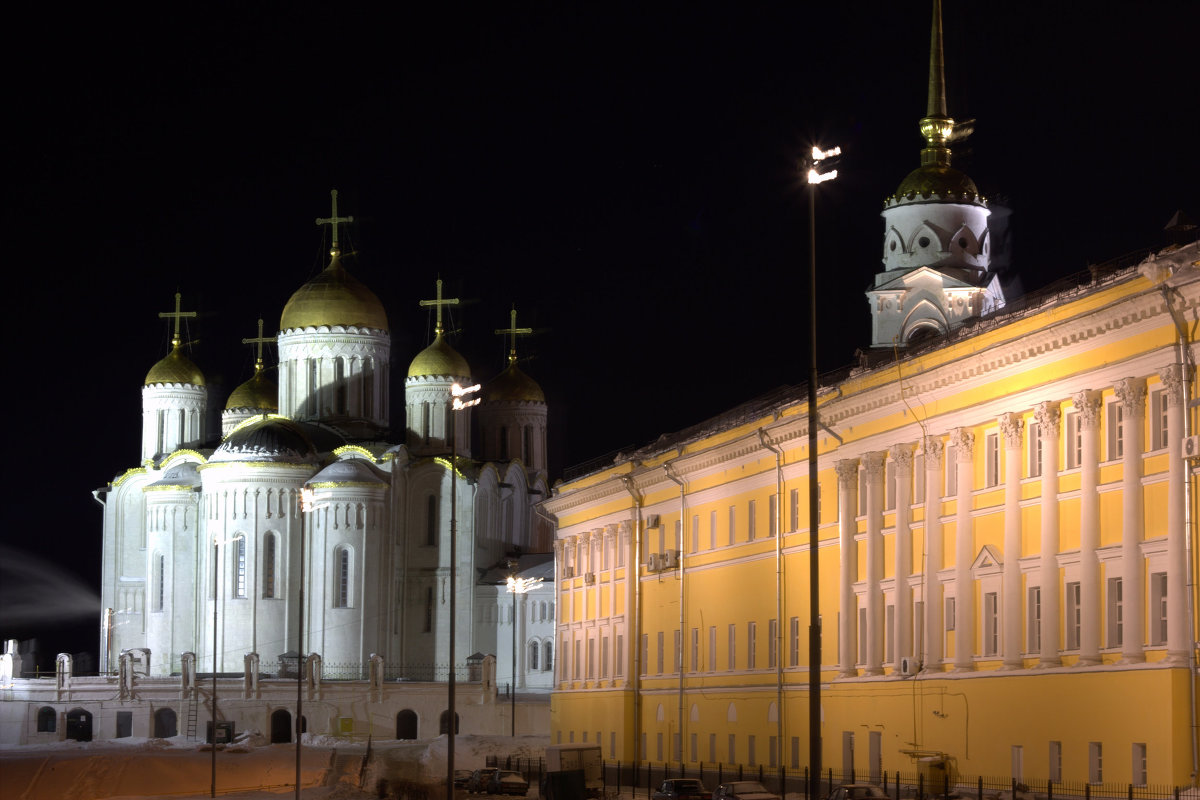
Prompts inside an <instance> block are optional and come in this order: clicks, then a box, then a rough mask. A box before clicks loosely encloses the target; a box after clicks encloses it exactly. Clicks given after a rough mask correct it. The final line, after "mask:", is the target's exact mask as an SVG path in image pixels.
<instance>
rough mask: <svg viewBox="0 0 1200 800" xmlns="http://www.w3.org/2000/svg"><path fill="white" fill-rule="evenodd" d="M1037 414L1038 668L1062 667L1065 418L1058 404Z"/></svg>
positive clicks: (1042, 405)
mask: <svg viewBox="0 0 1200 800" xmlns="http://www.w3.org/2000/svg"><path fill="white" fill-rule="evenodd" d="M1033 415H1034V418H1035V419H1036V420H1037V423H1038V430H1039V431H1040V433H1041V439H1042V537H1041V543H1040V556H1041V557H1040V565H1039V568H1038V571H1039V573H1040V574H1041V589H1042V632H1041V640H1042V646H1041V651H1040V652H1039V653H1038V666H1039V667H1058V666H1062V657H1061V656H1060V655H1059V630H1060V627H1061V625H1060V622H1059V620H1060V618H1061V614H1060V613H1059V605H1060V604H1059V602H1058V598H1059V588H1058V586H1059V579H1058V545H1059V531H1058V428H1059V422H1060V421H1061V419H1062V416H1061V409H1060V407H1059V404H1058V403H1056V402H1046V403H1039V404H1038V405H1037V406H1036V407H1035V408H1034V411H1033Z"/></svg>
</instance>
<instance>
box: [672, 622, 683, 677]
mask: <svg viewBox="0 0 1200 800" xmlns="http://www.w3.org/2000/svg"><path fill="white" fill-rule="evenodd" d="M671 633H672V634H673V636H672V637H671V638H672V640H673V641H672V643H671V671H672V672H674V673H677V674H678V673H680V672H683V631H681V630H679V629H678V628H676V629H675V630H673V631H671Z"/></svg>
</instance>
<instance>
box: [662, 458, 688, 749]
mask: <svg viewBox="0 0 1200 800" xmlns="http://www.w3.org/2000/svg"><path fill="white" fill-rule="evenodd" d="M674 471H675V468H674V466H673V465H672V464H671V462H667V463H665V464H663V473H664V474H665V475H666V476H667V478H669V479H670V480H671V481H672V482H673V483H675V485H677V486H678V487H679V542H678V545H679V652H678V654H677V655H678V657H679V663H678V664H677V665H676V666H677V667H678V668H679V760H680V761H683V729H684V721H685V717H684V716H683V706H684V701H683V661H684V659H683V646H684V638H683V632H684V625H685V622H686V618H685V617H684V613H683V576H684V561H683V553H684V550H686V549H687V548H686V547H684V542H686V541H687V501H686V499H685V497H684V495H685V492H686V490H685V489H684V486H683V481H682V480H680V478H679V477H678V476H676V475H675V474H674ZM693 535H695V532H693Z"/></svg>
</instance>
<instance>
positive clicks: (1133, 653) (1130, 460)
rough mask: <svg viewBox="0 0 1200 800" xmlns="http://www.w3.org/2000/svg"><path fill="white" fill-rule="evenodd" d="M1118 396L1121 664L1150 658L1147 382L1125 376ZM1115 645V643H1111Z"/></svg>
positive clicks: (1120, 382)
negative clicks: (1145, 539) (1145, 541)
mask: <svg viewBox="0 0 1200 800" xmlns="http://www.w3.org/2000/svg"><path fill="white" fill-rule="evenodd" d="M1116 391H1117V399H1118V401H1119V402H1120V403H1121V414H1122V420H1123V424H1122V426H1121V434H1122V443H1121V508H1122V514H1121V522H1122V527H1121V590H1122V591H1121V596H1122V603H1123V607H1122V612H1123V613H1122V615H1121V619H1122V627H1123V630H1122V636H1121V663H1123V664H1139V663H1141V662H1143V661H1145V660H1146V654H1145V651H1144V649H1143V648H1144V644H1145V636H1144V634H1143V619H1144V618H1145V613H1146V604H1145V600H1144V597H1143V593H1144V592H1145V586H1144V583H1145V582H1144V581H1143V580H1142V572H1143V569H1144V567H1145V565H1144V564H1143V563H1142V562H1143V559H1142V553H1141V544H1142V534H1143V527H1144V523H1143V519H1144V516H1143V510H1142V509H1143V505H1144V501H1143V497H1142V427H1143V425H1145V417H1146V381H1145V380H1144V379H1142V378H1124V379H1122V380H1119V381H1117V385H1116ZM1110 644H1111V643H1110Z"/></svg>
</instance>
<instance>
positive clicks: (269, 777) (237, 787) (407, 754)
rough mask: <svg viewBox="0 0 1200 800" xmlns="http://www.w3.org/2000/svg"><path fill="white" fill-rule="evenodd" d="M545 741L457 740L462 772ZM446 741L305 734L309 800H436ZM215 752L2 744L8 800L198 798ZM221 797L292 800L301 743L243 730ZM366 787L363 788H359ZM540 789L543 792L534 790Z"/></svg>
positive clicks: (229, 757) (539, 749)
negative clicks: (394, 796)
mask: <svg viewBox="0 0 1200 800" xmlns="http://www.w3.org/2000/svg"><path fill="white" fill-rule="evenodd" d="M548 743H549V741H548V739H547V737H545V736H518V737H516V738H511V737H508V736H462V735H460V736H457V737H455V740H454V766H455V768H456V769H476V768H478V767H482V766H483V765H484V761H485V759H486V757H487V756H489V755H495V756H498V757H500V758H504V757H506V756H513V757H514V758H522V759H525V758H532V759H536V758H540V757H541V756H542V755H543V753H544V751H545V747H546V745H547V744H548ZM446 750H447V737H445V736H439V737H438V738H437V739H433V740H423V741H413V742H407V741H396V740H383V741H374V742H372V743H371V759H370V762H369V763H368V764H367V766H366V769H363V759H364V758H365V757H366V754H367V743H366V742H365V741H360V742H356V743H347V742H346V741H345V740H341V739H336V738H333V737H328V736H314V735H309V734H305V736H304V741H303V746H302V747H301V779H300V780H301V787H302V791H301V797H303V798H304V800H367V798H378V797H380V796H381V795H380V788H381V787H382V786H386V787H388V789H389V790H390V791H392V792H395V791H396V789H397V787H408V788H410V789H412V790H414V791H412V792H411V796H413V797H414V798H415V796H416V795H420V794H424V792H423V791H422V790H423V789H424V788H425V787H428V788H429V790H430V791H429V792H428V794H429V796H430V797H432V798H436V797H438V796H439V792H440V790H441V787H442V786H444V785H445V783H444V782H445V779H446V756H447V752H446ZM212 759H213V755H212V751H211V750H210V749H208V748H207V747H206V746H205V745H203V744H198V743H197V742H195V741H189V740H188V739H187V738H186V737H175V738H172V739H145V738H127V739H109V740H104V741H95V742H75V741H63V742H56V743H54V744H50V745H44V744H42V745H25V746H10V745H4V746H0V773H2V774H3V791H0V795H2V796H3V797H4V798H5V800H63V798H72V800H156V799H157V798H163V800H166V799H167V798H170V800H192V799H193V798H194V799H195V800H199V798H204V797H208V796H209V793H210V789H211V786H212ZM216 763H217V794H218V796H222V797H232V798H238V799H239V800H280V798H283V797H290V796H293V794H294V791H295V778H296V746H295V745H294V744H268V743H267V741H266V740H265V739H264V738H263V737H262V736H261V735H259V734H258V733H257V732H253V731H251V732H247V733H243V734H242V735H241V736H239V737H238V740H237V742H235V743H234V744H232V745H230V746H229V747H227V748H225V749H223V750H219V751H218V752H217V754H216ZM360 780H361V786H362V788H361V789H360V788H359V785H360ZM534 791H536V790H534Z"/></svg>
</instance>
